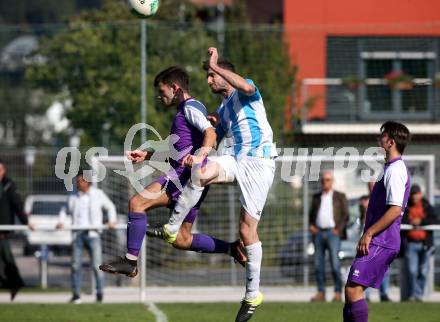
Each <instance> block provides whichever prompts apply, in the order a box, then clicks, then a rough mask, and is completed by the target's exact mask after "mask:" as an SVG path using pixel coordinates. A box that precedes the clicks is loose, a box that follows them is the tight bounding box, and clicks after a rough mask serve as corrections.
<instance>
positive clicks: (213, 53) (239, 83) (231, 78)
mask: <svg viewBox="0 0 440 322" xmlns="http://www.w3.org/2000/svg"><path fill="white" fill-rule="evenodd" d="M208 54H209V68H211V69H212V70H213V71H214V72H215V73H217V74H219V75H220V76H221V77H223V78H224V79H225V80H226V81H227V82H228V83H229V84H231V86H232V87H234V88H235V89H236V90H238V91H239V92H241V93H243V94H244V95H246V96H252V95H254V94H255V91H256V89H255V86H253V85H251V84H249V83H248V82H247V81H246V80H245V79H244V78H243V77H241V76H240V75H238V74H236V73H234V72H232V71H230V70H227V69H224V68H221V67H220V66H219V65H217V61H218V51H217V48H215V47H210V48H209V49H208Z"/></svg>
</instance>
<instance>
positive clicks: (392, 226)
mask: <svg viewBox="0 0 440 322" xmlns="http://www.w3.org/2000/svg"><path fill="white" fill-rule="evenodd" d="M378 140H379V146H380V147H381V148H383V149H384V150H385V160H386V163H385V167H384V169H383V173H382V174H381V176H380V177H379V178H380V179H379V181H377V182H376V184H375V185H374V187H373V191H372V192H371V196H370V202H369V204H368V208H367V214H366V219H365V228H364V233H363V235H362V237H361V239H360V240H359V243H358V246H357V252H358V254H357V256H356V258H355V260H354V261H353V264H352V265H351V268H350V273H349V275H348V279H347V284H346V286H345V306H344V310H343V317H344V322H367V321H368V304H367V302H366V300H365V298H364V290H365V289H366V288H367V287H373V288H379V287H380V284H381V282H382V280H383V278H384V275H385V273H386V272H387V270H388V268H389V265H390V264H391V262H392V261H393V260H394V258H395V257H396V256H397V254H398V253H399V249H400V223H401V221H402V215H403V213H404V211H405V208H406V206H407V203H408V197H409V192H410V175H409V172H408V169H407V168H406V166H405V163H404V162H403V160H402V154H403V152H404V151H405V148H406V146H407V145H408V143H409V141H410V133H409V130H408V129H407V127H406V126H405V125H403V124H401V123H398V122H392V121H388V122H386V123H384V124H382V126H381V128H380V135H379V138H378Z"/></svg>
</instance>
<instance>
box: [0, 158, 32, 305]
mask: <svg viewBox="0 0 440 322" xmlns="http://www.w3.org/2000/svg"><path fill="white" fill-rule="evenodd" d="M15 216H17V217H18V219H19V220H20V221H21V223H22V224H24V225H28V226H29V228H30V229H31V230H33V229H34V227H33V226H32V225H31V224H30V223H29V221H28V216H27V214H26V213H25V212H24V210H23V200H22V199H21V196H20V194H19V193H18V192H17V187H16V186H15V182H14V181H12V179H11V178H9V177H8V176H7V175H6V164H5V163H4V161H2V160H0V225H13V224H14V219H15V218H14V217H15ZM8 238H9V232H8V231H0V288H7V289H9V292H10V294H11V301H13V300H14V298H15V296H16V295H17V292H18V290H19V289H20V288H22V287H23V286H24V282H23V280H22V279H21V276H20V272H19V271H18V268H17V265H16V264H15V261H14V255H13V254H12V251H11V246H10V245H9V241H8Z"/></svg>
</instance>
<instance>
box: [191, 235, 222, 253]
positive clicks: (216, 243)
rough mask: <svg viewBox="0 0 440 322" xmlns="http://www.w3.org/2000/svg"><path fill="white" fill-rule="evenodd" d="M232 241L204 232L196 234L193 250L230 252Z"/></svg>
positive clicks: (192, 245)
mask: <svg viewBox="0 0 440 322" xmlns="http://www.w3.org/2000/svg"><path fill="white" fill-rule="evenodd" d="M229 246H230V243H228V242H225V241H224V240H220V239H217V238H214V237H212V236H208V235H204V234H194V235H193V240H192V244H191V250H192V251H195V252H200V253H224V254H228V253H229Z"/></svg>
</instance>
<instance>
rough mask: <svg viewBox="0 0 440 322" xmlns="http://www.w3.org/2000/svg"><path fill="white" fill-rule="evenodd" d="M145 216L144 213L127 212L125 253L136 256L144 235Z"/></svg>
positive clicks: (145, 228)
mask: <svg viewBox="0 0 440 322" xmlns="http://www.w3.org/2000/svg"><path fill="white" fill-rule="evenodd" d="M146 232H147V215H146V214H145V213H144V212H129V213H128V222H127V253H129V254H131V255H134V256H138V255H139V250H140V249H141V246H142V241H143V240H144V236H145V233H146Z"/></svg>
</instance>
